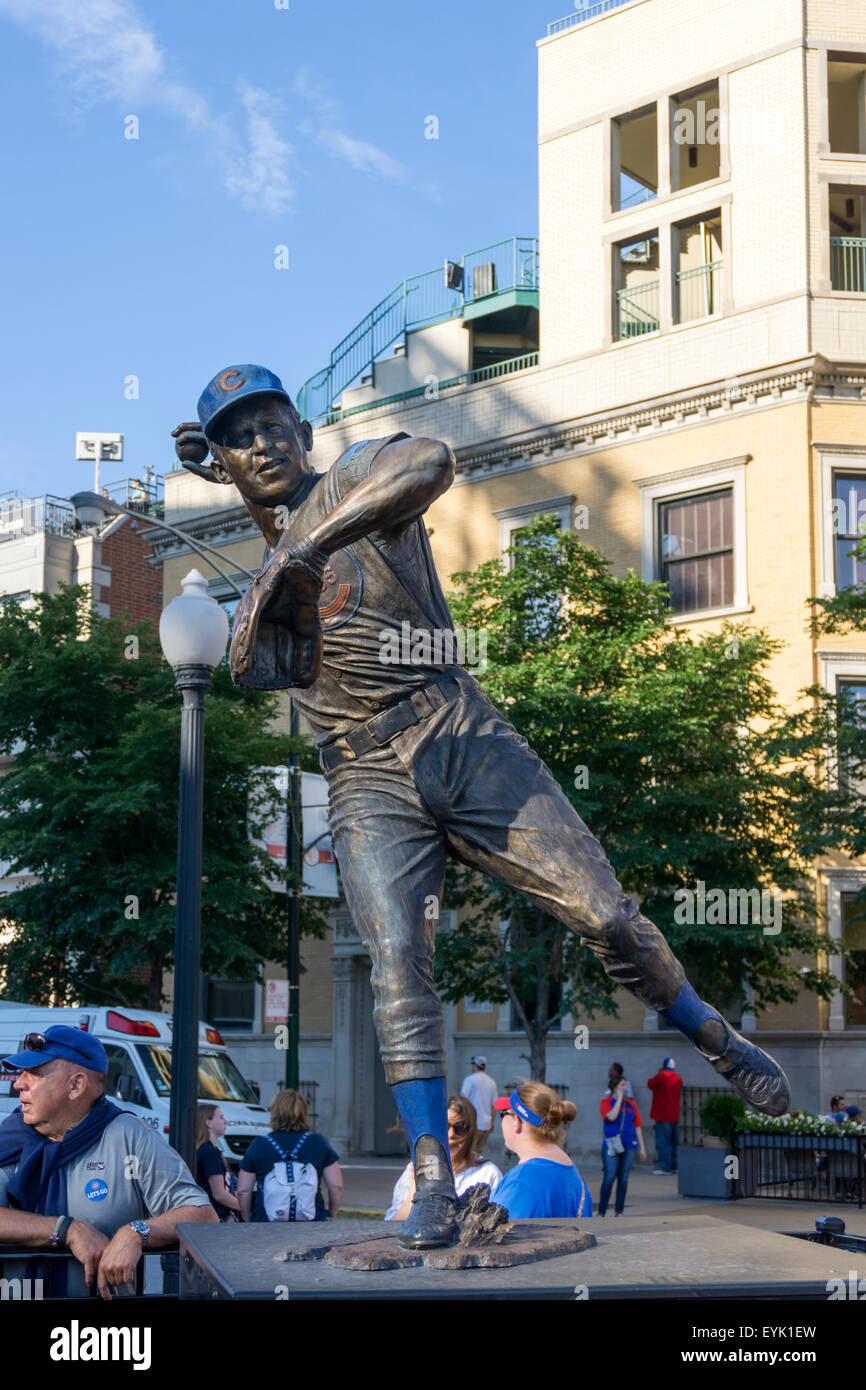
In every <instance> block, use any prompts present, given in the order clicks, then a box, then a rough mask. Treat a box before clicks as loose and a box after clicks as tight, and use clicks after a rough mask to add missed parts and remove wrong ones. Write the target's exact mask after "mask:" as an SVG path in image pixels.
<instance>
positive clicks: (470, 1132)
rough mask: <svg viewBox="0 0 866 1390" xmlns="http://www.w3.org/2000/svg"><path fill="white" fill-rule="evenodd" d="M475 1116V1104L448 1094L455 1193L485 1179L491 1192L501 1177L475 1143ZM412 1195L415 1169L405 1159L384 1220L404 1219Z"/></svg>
mask: <svg viewBox="0 0 866 1390" xmlns="http://www.w3.org/2000/svg"><path fill="white" fill-rule="evenodd" d="M477 1126H478V1117H477V1115H476V1113H475V1106H474V1105H473V1104H472V1102H471V1100H467V1099H466V1097H465V1096H449V1098H448V1150H449V1154H450V1157H451V1167H452V1170H453V1172H454V1187H455V1189H456V1192H457V1196H458V1197H462V1196H463V1193H464V1192H468V1191H469V1189H470V1187H475V1186H476V1184H478V1183H480V1182H486V1183H487V1186H488V1187H489V1188H490V1193H491V1196H492V1195H493V1193H494V1192H495V1191H496V1188H497V1187H498V1186H499V1183H500V1182H501V1181H502V1173H501V1172H500V1170H499V1169H498V1168H497V1166H496V1164H495V1163H490V1162H489V1161H485V1159H484V1158H483V1157H482V1156H481V1154H480V1152H479V1150H478V1145H477V1143H476V1135H477V1133H478V1128H477ZM414 1196H415V1173H414V1170H413V1168H412V1164H411V1163H407V1164H406V1167H405V1168H404V1169H403V1172H402V1173H401V1174H400V1176H399V1178H398V1179H397V1181H396V1183H395V1184H394V1194H393V1196H392V1198H391V1205H390V1207H389V1208H388V1210H387V1212H386V1213H385V1220H386V1221H405V1220H406V1219H407V1218H408V1216H409V1212H410V1211H411V1210H412V1198H413V1197H414Z"/></svg>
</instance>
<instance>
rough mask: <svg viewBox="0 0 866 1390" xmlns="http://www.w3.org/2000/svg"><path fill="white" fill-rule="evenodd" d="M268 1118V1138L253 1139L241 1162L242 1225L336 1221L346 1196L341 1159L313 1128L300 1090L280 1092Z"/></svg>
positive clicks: (239, 1190) (240, 1195) (239, 1194)
mask: <svg viewBox="0 0 866 1390" xmlns="http://www.w3.org/2000/svg"><path fill="white" fill-rule="evenodd" d="M270 1115H271V1125H272V1129H271V1132H270V1134H264V1135H260V1136H259V1138H257V1139H254V1140H253V1142H252V1143H251V1144H250V1146H249V1148H248V1149H247V1151H246V1153H245V1154H244V1156H243V1158H242V1160H241V1166H240V1171H239V1173H238V1194H237V1195H238V1200H239V1202H240V1206H241V1215H242V1217H243V1219H244V1221H327V1220H329V1219H333V1218H334V1217H335V1216H336V1215H337V1212H338V1211H339V1210H340V1201H341V1199H342V1196H343V1175H342V1173H341V1172H340V1161H339V1160H340V1155H339V1154H338V1153H335V1152H334V1150H333V1149H332V1148H331V1146H330V1144H329V1143H328V1141H327V1139H325V1137H324V1136H323V1135H321V1134H316V1133H315V1132H314V1131H312V1130H311V1129H310V1117H309V1111H308V1109H307V1102H306V1101H305V1100H304V1097H303V1096H302V1095H301V1094H300V1093H299V1092H298V1091H278V1092H277V1094H276V1095H275V1096H274V1099H273V1100H272V1101H271V1106H270ZM323 1182H324V1185H325V1190H326V1191H327V1194H328V1204H327V1207H326V1206H325V1201H324V1198H323V1196H322V1192H321V1185H322V1183H323ZM254 1186H255V1189H256V1193H255V1204H253V1187H254Z"/></svg>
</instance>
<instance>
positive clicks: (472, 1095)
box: [460, 1056, 499, 1154]
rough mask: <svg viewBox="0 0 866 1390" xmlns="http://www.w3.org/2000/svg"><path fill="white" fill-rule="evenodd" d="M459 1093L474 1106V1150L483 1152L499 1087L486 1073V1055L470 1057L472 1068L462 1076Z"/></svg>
mask: <svg viewBox="0 0 866 1390" xmlns="http://www.w3.org/2000/svg"><path fill="white" fill-rule="evenodd" d="M460 1094H461V1096H465V1097H466V1099H467V1100H469V1101H471V1102H472V1104H473V1105H474V1107H475V1113H476V1115H477V1116H478V1131H477V1138H476V1142H475V1152H476V1153H479V1154H483V1152H484V1146H485V1144H486V1143H487V1140H488V1139H489V1138H490V1136H491V1134H492V1133H493V1102H494V1101H495V1099H496V1097H497V1096H498V1094H499V1087H498V1086H497V1085H496V1082H495V1081H494V1080H493V1077H492V1076H488V1075H487V1058H486V1057H481V1056H478V1057H473V1058H472V1070H471V1072H470V1073H469V1075H468V1076H466V1077H464V1078H463V1085H462V1086H461V1087H460Z"/></svg>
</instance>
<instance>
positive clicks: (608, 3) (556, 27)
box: [547, 0, 630, 36]
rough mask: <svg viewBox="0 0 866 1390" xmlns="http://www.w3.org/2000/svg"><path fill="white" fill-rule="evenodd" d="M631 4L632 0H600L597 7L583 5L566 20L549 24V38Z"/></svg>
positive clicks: (558, 20) (567, 16)
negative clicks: (575, 25) (551, 35)
mask: <svg viewBox="0 0 866 1390" xmlns="http://www.w3.org/2000/svg"><path fill="white" fill-rule="evenodd" d="M629 3H630V0H598V4H596V5H581V6H580V8H579V9H576V10H575V12H574V14H567V15H566V16H565V18H564V19H555V20H554V21H553V23H552V24H548V26H547V33H548V36H549V35H550V34H559V33H561V32H562V30H563V29H570V28H571V27H572V25H573V24H585V23H586V21H587V20H588V19H597V18H598V16H599V15H600V14H606V13H607V11H608V10H618V9H619V7H620V5H628V4H629Z"/></svg>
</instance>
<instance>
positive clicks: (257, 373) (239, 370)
mask: <svg viewBox="0 0 866 1390" xmlns="http://www.w3.org/2000/svg"><path fill="white" fill-rule="evenodd" d="M248 396H281V397H282V398H283V400H284V401H288V403H289V405H291V404H292V398H291V396H290V395H289V393H288V391H287V390H286V388H285V387H284V385H283V383H282V382H281V381H280V378H279V377H278V376H274V373H273V372H269V371H268V369H267V367H255V366H253V365H252V364H251V363H249V362H245V363H243V364H241V365H240V366H237V367H226V368H225V370H224V371H222V372H219V373H218V374H217V375H216V376H215V377H214V378H213V381H209V382H208V384H207V386H206V387H205V388H204V390H203V391H202V393H201V395H200V396H199V398H198V418H199V421H200V423H201V427H202V430H203V431H204V433H205V435H208V434H209V431H210V429H211V428H212V427H213V424H214V421H215V420H218V419H219V417H220V416H221V415H223V414H224V413H225V411H227V410H228V409H229V408H230V407H231V406H233V405H235V404H236V403H237V402H238V401H241V400H244V399H245V398H246V397H248Z"/></svg>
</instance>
